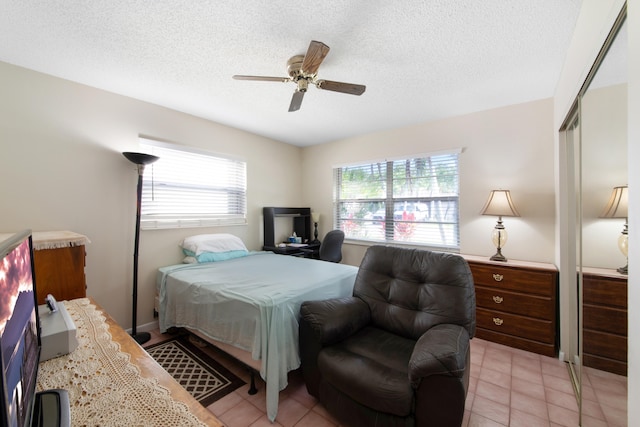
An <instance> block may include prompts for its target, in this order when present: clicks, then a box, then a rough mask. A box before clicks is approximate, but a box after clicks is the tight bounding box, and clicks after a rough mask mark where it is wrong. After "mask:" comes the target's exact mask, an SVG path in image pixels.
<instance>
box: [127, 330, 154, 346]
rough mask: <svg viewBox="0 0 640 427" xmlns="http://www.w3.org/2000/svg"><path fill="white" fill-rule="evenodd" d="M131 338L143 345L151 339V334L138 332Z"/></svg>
mask: <svg viewBox="0 0 640 427" xmlns="http://www.w3.org/2000/svg"><path fill="white" fill-rule="evenodd" d="M131 338H133V339H134V340H136V342H137V343H138V344H140V345H142V344H144V343H146V342H147V341H149V340H150V339H151V334H150V333H149V332H138V333H137V334H135V335H133V334H131Z"/></svg>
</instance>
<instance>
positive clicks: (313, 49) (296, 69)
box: [233, 40, 366, 112]
mask: <svg viewBox="0 0 640 427" xmlns="http://www.w3.org/2000/svg"><path fill="white" fill-rule="evenodd" d="M328 53H329V46H327V45H326V44H324V43H322V42H318V41H315V40H312V41H311V43H310V44H309V49H307V53H306V55H296V56H292V57H291V58H290V59H289V61H287V71H288V73H289V77H265V76H242V75H235V76H233V78H234V79H236V80H257V81H263V82H283V83H287V82H293V83H295V84H296V85H297V86H298V87H297V88H296V91H295V92H294V93H293V97H292V98H291V104H290V105H289V112H292V111H298V110H299V109H300V105H301V104H302V98H304V94H305V92H306V91H307V88H308V87H309V84H310V83H311V84H313V85H315V86H316V87H317V88H318V89H324V90H331V91H333V92H342V93H348V94H350V95H362V94H363V93H364V90H365V89H366V86H364V85H358V84H353V83H343V82H334V81H331V80H321V79H318V68H320V64H322V61H323V60H324V58H325V57H326V56H327V54H328Z"/></svg>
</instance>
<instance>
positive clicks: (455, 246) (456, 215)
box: [333, 149, 462, 252]
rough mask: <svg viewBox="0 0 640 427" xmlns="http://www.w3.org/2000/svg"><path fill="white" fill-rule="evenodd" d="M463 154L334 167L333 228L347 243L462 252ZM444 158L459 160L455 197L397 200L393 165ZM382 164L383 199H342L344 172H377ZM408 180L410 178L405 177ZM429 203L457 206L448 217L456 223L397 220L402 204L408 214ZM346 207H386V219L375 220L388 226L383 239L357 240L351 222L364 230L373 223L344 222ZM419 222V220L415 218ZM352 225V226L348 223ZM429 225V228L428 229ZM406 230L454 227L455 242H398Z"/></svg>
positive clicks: (451, 152)
mask: <svg viewBox="0 0 640 427" xmlns="http://www.w3.org/2000/svg"><path fill="white" fill-rule="evenodd" d="M461 153H462V149H454V150H448V151H439V152H433V153H426V154H418V155H412V156H406V157H398V158H391V159H383V160H374V161H365V162H358V163H350V164H343V165H338V166H334V168H333V191H334V194H333V203H334V206H333V227H334V228H337V229H341V230H343V231H345V234H346V239H347V240H349V241H352V242H356V243H357V242H362V243H363V244H371V243H373V244H392V245H407V246H418V247H424V248H428V249H436V250H444V251H449V252H459V250H460V154H461ZM440 156H454V157H455V171H456V172H455V190H456V191H455V194H435V195H430V196H403V195H400V196H398V195H397V193H398V192H397V191H396V196H394V181H395V182H396V183H397V182H398V181H399V178H396V177H394V174H393V165H394V162H406V161H411V162H415V161H416V160H421V159H427V158H434V157H440ZM380 164H384V165H386V168H385V173H386V175H385V179H384V186H385V189H386V191H385V192H384V193H385V194H384V196H383V197H369V198H367V197H364V198H342V199H340V197H339V195H340V194H342V191H341V190H342V186H343V185H344V181H343V178H342V172H343V171H344V169H345V168H363V169H364V168H377V167H378V166H379V165H380ZM405 178H406V177H405ZM425 201H426V202H427V203H431V202H434V203H439V202H445V203H446V204H449V205H451V204H454V205H455V208H454V212H449V211H447V210H446V209H445V211H446V212H447V216H452V217H453V219H454V220H453V221H448V220H443V221H440V222H438V221H420V220H415V219H412V218H411V217H410V218H406V217H404V215H403V218H400V219H398V218H395V217H396V216H397V215H396V214H397V212H395V209H396V207H397V204H398V203H401V204H402V203H404V206H405V211H406V209H407V206H411V205H413V206H414V209H417V208H416V206H417V205H418V204H423V203H424V202H425ZM345 203H347V204H348V203H352V204H354V205H358V204H360V205H364V204H375V203H379V204H383V206H384V218H383V219H376V218H377V217H374V218H373V220H374V221H378V222H383V223H384V233H383V238H367V237H362V236H354V235H352V234H351V233H350V232H349V222H352V221H353V220H355V221H357V222H359V223H360V226H365V225H366V224H368V223H369V221H370V219H366V218H342V217H341V212H344V211H346V209H342V205H343V204H345ZM414 218H415V217H414ZM347 221H348V222H347ZM427 224H428V225H427ZM399 225H402V226H406V227H412V226H413V227H416V226H418V227H419V226H424V227H428V226H430V225H434V226H437V227H451V230H450V231H449V232H448V233H449V234H450V235H451V236H452V238H451V239H443V240H440V241H439V242H436V241H435V240H430V239H428V240H429V241H418V240H412V239H400V238H397V235H398V234H399V232H398V231H397V230H398V228H397V227H398V226H399Z"/></svg>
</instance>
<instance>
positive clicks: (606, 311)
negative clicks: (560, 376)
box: [582, 268, 627, 375]
mask: <svg viewBox="0 0 640 427" xmlns="http://www.w3.org/2000/svg"><path fill="white" fill-rule="evenodd" d="M582 317H583V329H582V340H583V341H582V360H583V363H584V365H585V366H589V367H592V368H596V369H600V370H603V371H608V372H613V373H615V374H618V375H627V276H624V275H622V274H620V273H618V272H617V271H615V270H608V269H595V268H585V269H584V270H583V301H582Z"/></svg>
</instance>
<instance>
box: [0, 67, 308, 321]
mask: <svg viewBox="0 0 640 427" xmlns="http://www.w3.org/2000/svg"><path fill="white" fill-rule="evenodd" d="M0 82H2V83H1V90H2V93H1V95H0V147H1V148H0V174H1V177H2V179H0V200H2V209H1V210H0V233H2V232H7V233H8V232H14V231H18V230H20V229H24V228H31V229H33V230H34V231H45V230H71V231H75V232H78V233H82V234H85V235H87V236H88V237H89V239H90V240H91V244H89V245H88V246H87V248H86V250H87V260H86V263H87V265H86V276H87V285H88V289H87V293H88V295H89V296H91V297H93V298H95V300H96V301H97V302H98V303H99V304H101V305H102V306H103V307H104V308H105V309H106V310H107V311H108V312H109V313H110V314H111V315H112V316H113V317H114V318H115V319H116V321H117V322H118V323H120V324H121V325H123V326H124V327H125V328H128V327H130V326H131V324H130V322H131V292H132V290H131V287H132V286H131V284H132V274H133V273H132V268H133V267H132V263H133V240H134V230H135V197H136V195H135V193H136V182H137V173H136V169H135V166H134V165H133V164H132V163H130V162H129V161H128V160H126V159H125V158H124V157H123V156H122V155H121V152H123V151H137V150H139V148H138V135H139V134H143V135H148V136H153V137H157V138H162V139H165V140H169V141H174V142H176V143H181V144H188V145H192V146H195V147H201V148H206V149H208V150H212V151H214V152H218V153H221V154H224V153H227V154H231V155H234V156H240V157H242V158H244V159H245V160H246V161H247V175H248V176H247V182H248V203H249V204H248V225H247V226H241V227H232V228H221V227H218V228H210V229H180V230H154V231H143V232H142V233H141V238H140V257H139V265H140V274H139V278H140V279H139V300H138V303H139V310H138V321H139V324H145V323H148V322H151V321H152V320H153V317H152V313H153V295H154V288H155V274H156V270H157V268H158V267H160V266H164V265H168V264H173V263H178V262H180V261H181V259H182V257H181V254H180V250H179V248H178V242H180V240H181V239H182V238H183V237H185V236H188V235H192V234H199V233H211V232H223V231H226V232H232V233H234V234H236V235H238V236H239V237H241V238H242V239H243V240H244V241H245V243H246V244H247V246H248V247H249V249H254V250H256V249H260V248H261V246H262V207H263V206H267V205H291V204H298V202H299V198H300V196H299V194H300V192H301V190H302V187H301V183H300V182H299V181H297V180H294V179H291V177H292V176H296V175H297V173H298V172H299V165H300V159H301V149H300V148H298V147H294V146H291V145H288V144H283V143H280V142H276V141H273V140H269V139H266V138H263V137H259V136H256V135H253V134H249V133H246V132H243V131H239V130H237V129H232V128H229V127H225V126H222V125H219V124H216V123H213V122H210V121H207V120H202V119H198V118H196V117H193V116H190V115H187V114H183V113H179V112H176V111H172V110H169V109H166V108H162V107H158V106H154V105H151V104H147V103H144V102H140V101H136V100H133V99H131V98H127V97H123V96H119V95H115V94H112V93H107V92H104V91H100V90H97V89H94V88H90V87H87V86H83V85H79V84H76V83H73V82H69V81H66V80H62V79H58V78H55V77H51V76H47V75H44V74H40V73H36V72H33V71H30V70H26V69H23V68H19V67H15V66H12V65H9V64H6V63H0ZM282 164H286V165H288V167H287V169H286V171H285V169H284V168H279V167H274V165H282Z"/></svg>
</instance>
